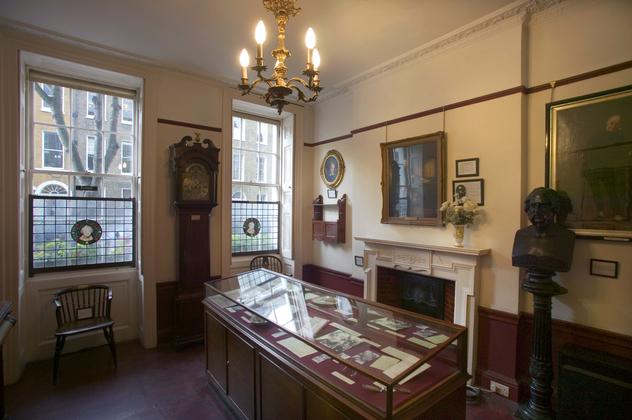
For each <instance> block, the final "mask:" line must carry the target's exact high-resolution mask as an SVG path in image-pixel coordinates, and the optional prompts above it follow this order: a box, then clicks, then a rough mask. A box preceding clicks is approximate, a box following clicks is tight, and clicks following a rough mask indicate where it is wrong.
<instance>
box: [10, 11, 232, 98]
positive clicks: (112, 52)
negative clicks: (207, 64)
mask: <svg viewBox="0 0 632 420" xmlns="http://www.w3.org/2000/svg"><path fill="white" fill-rule="evenodd" d="M0 31H2V32H4V33H5V35H7V36H9V37H12V38H16V39H19V38H18V37H20V36H23V35H27V36H32V37H39V38H45V39H47V40H50V41H54V42H57V43H60V44H62V45H64V46H70V47H77V48H81V49H84V50H88V51H90V52H94V53H98V54H103V55H106V56H108V57H113V58H118V59H122V60H126V61H129V62H131V63H133V64H137V65H145V66H151V67H153V68H156V69H159V70H163V71H167V72H173V73H178V74H181V75H184V76H187V77H194V78H197V79H202V80H204V81H205V82H207V83H214V84H216V85H217V87H219V88H223V87H227V86H231V87H232V86H233V85H236V82H234V81H233V80H228V79H226V80H222V79H220V78H216V77H210V76H208V75H205V74H202V73H199V72H193V71H190V70H185V69H182V68H179V67H176V66H171V65H169V64H167V63H164V62H162V61H159V60H154V59H151V58H149V57H146V56H143V55H141V54H134V53H131V52H129V51H125V50H120V49H117V48H112V47H109V46H107V45H103V44H99V43H97V42H92V41H87V40H85V39H81V38H77V37H73V36H70V35H65V34H62V33H59V32H55V31H50V30H48V29H44V28H41V27H39V26H35V25H31V24H28V23H24V22H20V21H17V20H13V19H9V18H6V17H4V16H0Z"/></svg>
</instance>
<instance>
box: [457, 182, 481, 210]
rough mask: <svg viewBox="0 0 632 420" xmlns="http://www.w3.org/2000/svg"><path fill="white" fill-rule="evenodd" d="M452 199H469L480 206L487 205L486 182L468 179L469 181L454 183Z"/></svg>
mask: <svg viewBox="0 0 632 420" xmlns="http://www.w3.org/2000/svg"><path fill="white" fill-rule="evenodd" d="M452 197H454V198H462V197H467V198H469V199H470V200H472V201H474V202H475V203H476V204H478V205H479V206H484V205H485V180H484V179H482V178H479V179H468V180H467V181H452Z"/></svg>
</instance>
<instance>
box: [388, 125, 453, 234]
mask: <svg viewBox="0 0 632 420" xmlns="http://www.w3.org/2000/svg"><path fill="white" fill-rule="evenodd" d="M380 147H381V149H382V220H381V222H382V223H394V224H401V225H423V226H441V225H442V224H443V221H442V215H441V212H440V211H439V208H440V207H441V203H442V202H443V201H444V200H445V190H446V184H445V173H446V169H445V168H446V159H445V157H446V153H445V133H444V132H443V131H438V132H436V133H431V134H426V135H422V136H417V137H412V138H408V139H404V140H399V141H394V142H388V143H381V144H380Z"/></svg>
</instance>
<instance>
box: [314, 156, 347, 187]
mask: <svg viewBox="0 0 632 420" xmlns="http://www.w3.org/2000/svg"><path fill="white" fill-rule="evenodd" d="M344 175H345V162H344V160H342V155H341V154H340V153H339V152H338V151H337V150H330V151H328V152H327V154H326V155H325V157H324V158H323V163H321V164H320V177H321V178H322V179H323V182H324V183H325V185H327V187H328V188H332V189H333V188H336V187H337V186H338V185H340V183H341V182H342V178H343V177H344Z"/></svg>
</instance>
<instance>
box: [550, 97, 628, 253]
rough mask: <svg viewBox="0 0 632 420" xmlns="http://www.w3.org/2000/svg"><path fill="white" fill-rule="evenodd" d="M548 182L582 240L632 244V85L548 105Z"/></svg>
mask: <svg viewBox="0 0 632 420" xmlns="http://www.w3.org/2000/svg"><path fill="white" fill-rule="evenodd" d="M546 116H547V118H546V126H547V142H546V148H547V151H546V159H547V162H546V184H547V186H548V187H551V188H554V189H556V190H558V191H561V192H563V193H566V195H568V198H569V199H570V202H571V204H572V210H571V212H570V213H569V214H568V216H567V218H566V222H565V223H566V225H567V226H568V227H569V228H571V229H573V230H574V231H575V233H576V234H577V236H578V237H580V238H593V239H611V240H620V241H632V85H630V86H624V87H622V88H618V89H613V90H608V91H604V92H599V93H595V94H592V95H587V96H581V97H577V98H572V99H567V100H563V101H558V102H553V103H550V104H547V106H546Z"/></svg>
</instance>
